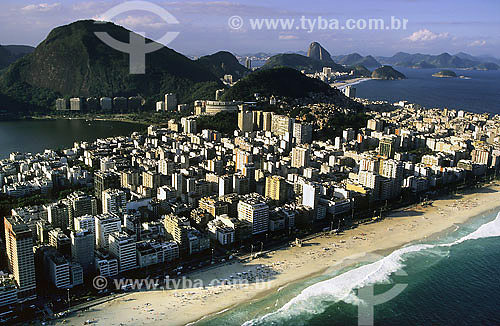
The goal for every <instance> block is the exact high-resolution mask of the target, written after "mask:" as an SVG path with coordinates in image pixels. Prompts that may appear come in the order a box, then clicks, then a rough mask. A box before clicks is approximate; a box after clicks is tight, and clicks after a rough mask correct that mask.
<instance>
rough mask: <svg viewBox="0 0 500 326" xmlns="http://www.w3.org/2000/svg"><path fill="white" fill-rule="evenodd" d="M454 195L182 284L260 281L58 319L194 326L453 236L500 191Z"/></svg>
mask: <svg viewBox="0 0 500 326" xmlns="http://www.w3.org/2000/svg"><path fill="white" fill-rule="evenodd" d="M456 197H458V198H456ZM456 197H453V196H448V197H444V198H441V199H438V200H436V201H434V203H433V205H432V206H430V207H421V206H412V207H407V208H404V209H400V210H396V211H393V212H391V213H390V214H389V216H388V217H386V218H385V219H383V220H382V221H378V222H376V223H367V224H360V225H358V226H357V227H356V228H354V229H350V230H346V231H344V232H343V233H342V234H340V235H325V234H323V235H319V236H318V237H315V238H313V239H311V240H309V241H306V242H305V245H304V246H303V247H301V248H299V247H291V248H283V249H277V250H274V251H270V252H269V253H268V254H267V255H266V256H267V257H265V258H258V259H254V260H252V261H250V262H247V263H241V262H231V263H228V264H226V265H221V266H217V267H215V268H213V269H210V270H206V271H201V272H193V273H191V274H189V279H201V280H203V282H204V283H203V284H208V283H209V282H208V281H209V280H213V279H228V278H230V275H236V273H242V272H244V271H251V270H256V269H257V268H262V267H266V268H269V269H270V270H272V271H273V272H275V273H276V274H273V276H272V277H271V278H270V280H268V281H267V282H264V283H258V284H254V283H250V284H249V285H220V286H213V287H212V286H208V287H206V288H188V289H179V290H168V291H167V292H165V291H149V292H135V293H130V294H128V295H126V296H125V297H124V299H113V300H110V301H108V302H106V303H103V304H100V305H97V306H95V307H93V308H91V309H89V310H88V311H86V312H77V313H74V314H73V315H71V316H69V317H66V320H67V321H66V323H64V324H65V325H82V323H83V322H85V321H86V320H95V321H96V322H97V323H101V322H102V323H104V324H106V325H117V326H118V325H137V324H142V325H165V324H168V325H186V324H190V325H196V324H197V323H198V322H200V321H205V320H207V319H210V318H213V317H214V316H217V315H220V314H222V313H225V312H227V311H229V310H232V309H234V308H236V307H239V306H241V305H244V304H247V303H249V302H254V301H257V300H259V299H262V298H263V297H266V296H267V295H269V294H271V293H273V292H275V291H279V289H280V288H283V287H284V286H288V285H290V284H294V283H297V282H300V281H302V280H304V279H310V278H313V277H316V276H320V275H325V273H332V272H334V271H339V270H341V269H342V268H346V267H349V266H351V265H353V264H356V263H360V262H364V261H366V259H367V258H368V257H369V256H374V255H378V254H377V253H387V252H392V251H393V250H395V249H397V248H401V247H403V246H405V245H407V244H409V243H413V242H417V241H419V242H422V241H428V240H429V239H431V238H432V239H434V238H435V239H439V238H441V237H444V236H446V235H447V234H449V233H450V232H454V231H455V230H456V229H455V230H452V228H453V227H454V226H456V225H457V224H458V225H460V224H463V223H465V222H467V221H468V220H470V219H471V218H473V217H475V216H478V215H480V214H483V213H485V212H487V211H490V210H494V209H498V208H499V207H500V204H499V203H498V200H499V199H500V186H499V185H498V183H495V184H494V185H489V186H486V187H483V188H480V189H475V190H469V191H467V192H466V193H464V194H461V195H457V196H456ZM256 285H265V287H262V288H261V286H259V287H257V286H256ZM200 308H203V309H200ZM131 311H132V312H133V313H132V314H131V313H130V312H131ZM202 312H205V313H202ZM57 324H60V321H58V322H57Z"/></svg>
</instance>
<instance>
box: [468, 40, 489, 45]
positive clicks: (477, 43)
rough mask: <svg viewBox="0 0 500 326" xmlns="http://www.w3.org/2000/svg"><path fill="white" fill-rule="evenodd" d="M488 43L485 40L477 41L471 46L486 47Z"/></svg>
mask: <svg viewBox="0 0 500 326" xmlns="http://www.w3.org/2000/svg"><path fill="white" fill-rule="evenodd" d="M485 45H486V41H485V40H477V41H474V42H472V43H470V44H469V46H485Z"/></svg>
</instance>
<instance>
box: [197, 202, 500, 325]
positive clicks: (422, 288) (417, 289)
mask: <svg viewBox="0 0 500 326" xmlns="http://www.w3.org/2000/svg"><path fill="white" fill-rule="evenodd" d="M367 259H368V261H366V262H363V263H360V264H358V265H356V266H352V267H350V268H348V269H345V270H341V271H337V272H333V273H330V274H326V275H322V276H319V277H315V278H312V279H308V280H305V281H302V282H298V283H295V284H292V285H289V286H287V287H285V288H283V289H280V290H279V291H276V292H274V293H272V294H270V295H268V296H266V297H265V298H262V299H260V300H256V301H253V302H250V303H247V304H244V305H241V306H238V307H236V308H234V309H232V310H229V311H227V312H224V313H221V314H219V315H216V316H212V317H210V318H206V319H204V320H202V321H200V322H198V323H197V325H203V326H212V325H227V326H230V325H245V326H250V325H253V326H257V325H259V326H260V325H266V326H267V325H283V326H285V325H286V326H295V325H297V326H298V325H301V326H302V325H303V326H316V325H318V326H325V325H358V308H359V305H360V304H362V303H363V302H364V301H363V299H360V298H359V297H358V295H359V293H360V292H359V291H360V290H359V289H362V290H366V289H367V288H368V287H371V286H373V288H374V294H375V295H379V294H381V295H383V294H384V293H387V291H389V290H390V289H391V288H392V287H394V286H395V285H396V284H406V285H407V287H406V288H405V289H404V291H402V292H401V293H400V294H399V295H397V296H395V297H394V298H393V299H392V300H389V301H387V302H385V303H382V304H379V305H376V306H375V307H374V319H373V322H374V323H373V324H374V325H395V326H396V325H398V326H399V325H429V326H430V325H460V326H461V325H500V309H499V308H498V303H499V302H500V280H499V276H500V213H498V209H497V210H495V211H491V212H488V213H485V214H482V215H480V216H476V217H475V218H473V219H471V220H470V221H469V222H468V223H466V224H463V225H460V226H459V227H457V229H456V230H455V231H454V232H451V233H449V234H447V235H443V236H442V237H440V238H439V239H435V240H434V241H432V242H421V243H416V244H412V245H409V246H406V247H404V248H401V249H398V250H395V251H393V252H392V253H390V254H388V255H386V256H384V257H370V256H368V257H367ZM370 259H371V260H374V261H370ZM360 297H362V296H360Z"/></svg>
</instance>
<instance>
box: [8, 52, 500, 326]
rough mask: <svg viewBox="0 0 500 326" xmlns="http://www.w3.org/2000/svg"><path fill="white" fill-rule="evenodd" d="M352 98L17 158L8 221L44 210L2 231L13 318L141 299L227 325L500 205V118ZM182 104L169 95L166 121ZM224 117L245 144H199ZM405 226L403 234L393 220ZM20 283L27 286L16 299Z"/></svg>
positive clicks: (248, 112)
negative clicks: (192, 310) (274, 295)
mask: <svg viewBox="0 0 500 326" xmlns="http://www.w3.org/2000/svg"><path fill="white" fill-rule="evenodd" d="M314 49H318V45H317V44H316V45H315V44H313V45H312V46H311V52H314ZM320 74H321V75H322V76H331V75H332V72H331V70H330V69H323V71H322V72H321V73H320ZM362 81H363V80H357V79H356V80H352V81H351V82H352V83H356V82H362ZM344 86H345V87H344V90H343V92H344V94H345V95H346V96H343V97H342V100H343V101H348V102H349V103H350V104H351V105H350V106H347V107H341V106H338V105H336V104H334V103H331V102H330V101H329V100H331V99H329V98H328V97H318V98H315V99H309V100H307V101H306V100H304V102H300V103H298V102H297V101H290V100H289V99H287V98H284V97H277V96H268V97H266V96H261V95H259V94H254V97H256V99H258V102H248V103H244V102H238V103H236V104H235V103H233V102H229V103H226V102H221V101H206V102H203V101H197V102H196V103H195V113H197V114H198V116H192V115H190V116H183V117H182V118H181V119H180V121H177V120H175V119H172V120H169V121H168V123H167V124H166V125H161V126H159V125H151V126H149V127H148V128H147V130H146V131H145V132H142V133H141V132H134V133H133V134H131V135H127V136H120V137H110V138H106V139H98V140H96V141H94V142H75V143H74V144H73V146H72V147H71V148H67V149H62V150H58V151H55V150H46V151H44V152H43V153H37V154H32V153H11V154H10V155H9V157H8V158H6V159H3V160H0V173H1V175H2V178H1V180H2V182H3V187H2V192H3V195H4V196H6V197H7V198H8V202H6V205H11V203H31V202H34V203H38V205H31V206H21V207H17V206H20V205H17V206H16V205H14V206H15V207H10V215H9V216H7V217H6V218H5V219H4V226H5V231H6V232H5V238H6V244H7V245H6V248H7V257H8V258H9V261H11V262H12V264H11V265H10V267H9V268H10V271H11V273H12V274H6V275H4V276H3V277H2V284H3V285H4V289H11V290H12V291H11V292H10V293H11V294H12V295H13V294H15V295H16V299H12V300H14V301H13V302H15V303H16V304H17V303H18V302H19V304H24V302H33V306H34V307H35V308H30V309H33V310H34V311H35V312H34V313H35V314H41V313H42V311H45V313H47V314H49V315H50V314H51V313H52V314H53V315H55V313H57V314H60V313H64V314H69V315H70V316H71V317H74V318H76V319H78V318H79V317H78V316H74V315H73V313H74V312H76V311H80V310H82V309H88V306H90V305H92V304H99V303H103V302H105V301H107V300H110V301H111V302H114V300H117V299H119V298H120V296H122V295H128V294H130V295H133V296H135V295H138V296H139V294H141V292H147V294H148V295H150V296H152V297H155V296H157V295H159V293H163V292H164V293H163V294H164V295H167V296H168V300H169V301H174V302H176V303H177V304H178V306H177V307H179V306H183V305H184V304H187V301H189V300H199V301H201V302H205V304H206V305H207V306H208V305H213V306H210V307H211V308H207V309H208V310H210V311H217V310H220V309H225V308H227V306H229V305H231V304H233V303H234V302H241V301H243V300H244V299H245V298H246V299H247V297H246V295H259V294H262V293H265V292H266V291H267V290H275V289H276V291H278V292H279V291H280V289H285V288H286V287H287V285H288V284H290V283H291V282H293V281H295V280H297V278H301V277H302V278H307V277H309V276H311V275H314V273H317V272H318V270H321V269H327V268H329V267H331V266H332V262H337V261H342V260H343V259H344V258H345V257H349V256H350V255H356V254H357V255H364V254H366V253H370V252H372V251H373V250H376V249H379V250H384V249H387V248H394V247H397V246H401V245H403V244H405V243H407V242H409V241H412V240H413V241H416V240H418V239H422V238H423V237H425V236H428V235H431V234H433V233H435V232H436V231H437V230H441V229H440V228H443V229H445V228H446V227H449V226H450V225H453V223H455V222H457V220H459V219H461V218H463V216H462V215H461V214H457V211H455V209H457V210H458V209H462V210H464V212H465V213H467V214H468V213H469V212H470V211H472V210H474V209H478V207H479V206H482V207H490V206H489V205H492V203H495V202H497V201H498V198H497V197H495V196H497V194H498V192H497V190H496V189H497V188H495V184H494V181H493V180H494V179H495V178H496V177H497V172H498V167H499V164H500V151H499V150H498V147H497V146H496V144H497V143H498V140H499V139H498V136H496V134H495V130H498V128H499V127H500V119H499V117H498V116H490V115H486V114H477V113H469V112H465V111H462V110H447V109H445V110H440V109H425V108H422V107H421V106H419V105H417V104H413V103H409V102H406V101H400V102H397V103H392V104H390V103H387V102H377V101H368V100H363V99H359V98H356V97H355V90H354V86H355V85H350V87H349V86H346V85H344ZM339 87H340V86H339ZM175 99H176V96H175V94H172V93H168V94H165V103H168V105H166V104H165V105H164V106H161V105H160V108H161V107H168V106H171V107H174V105H173V104H172V103H174V102H175V103H176V101H175ZM335 99H337V100H338V97H336V98H335ZM171 102H172V103H171ZM267 103H273V104H272V105H279V106H280V107H282V108H283V109H282V110H283V111H282V112H279V114H278V113H276V112H274V111H267V110H266V109H264V108H266V107H267V106H266V105H267ZM270 105H271V104H270ZM368 108H369V109H368ZM218 110H228V111H230V112H229V114H234V118H236V119H235V120H236V121H235V125H234V127H235V128H236V126H237V128H238V129H237V130H233V132H232V133H222V132H220V131H217V130H214V129H209V128H208V127H203V128H199V127H200V125H199V124H198V123H199V121H203V119H207V114H216V113H217V112H214V111H218ZM207 112H208V113H207ZM292 113H293V114H292ZM302 116H304V117H306V118H304V119H302V118H300V117H302ZM441 121H442V122H441ZM339 126H342V128H341V129H339ZM200 129H201V130H200ZM444 131H446V132H444ZM485 185H486V186H491V187H492V188H491V189H494V190H493V191H492V192H491V193H490V194H483V197H478V198H477V201H476V199H474V198H473V199H466V200H465V199H464V200H463V201H458V202H456V203H455V204H454V206H453V205H451V204H449V203H447V204H444V205H440V206H439V208H440V209H441V210H436V209H437V207H438V206H437V205H438V204H437V203H436V202H437V200H438V199H440V198H443V197H444V196H449V195H456V194H457V193H460V192H464V191H467V190H475V189H477V188H480V187H482V186H485ZM484 198H488V200H490V201H491V203H488V202H487V201H485V200H483V199H484ZM32 200H33V201H32ZM405 207H410V210H409V211H408V212H409V213H407V211H404V213H401V211H400V209H403V208H405ZM490 208H491V207H490ZM412 212H413V213H412ZM427 212H430V213H429V214H430V215H428V216H431V217H425V218H424V219H422V217H421V216H419V214H427ZM395 214H396V215H397V214H402V215H401V216H403V217H404V218H406V219H407V220H406V221H405V223H403V222H401V223H400V224H397V223H391V221H390V220H391V219H389V221H388V220H387V219H386V218H387V217H388V216H391V217H392V216H394V215H395ZM467 214H466V215H467ZM427 218H428V219H433V222H432V223H427V222H426V221H427ZM417 229H418V231H417ZM17 243H19V245H18V246H17V247H16V246H14V244H17ZM21 244H22V245H21ZM12 248H20V249H19V250H18V251H16V250H13V249H12ZM21 249H22V251H20V250H21ZM353 263H359V262H358V261H355V262H353ZM19 266H23V271H24V274H23V273H16V271H17V269H19ZM37 279H38V282H37ZM16 280H17V281H23V282H24V283H22V284H24V286H23V287H21V288H19V289H17V288H13V287H12V284H15V282H16ZM20 284H21V283H20ZM400 288H401V287H395V292H398V293H399V291H398V290H399V289H400ZM238 289H239V290H240V292H238ZM340 289H342V288H340ZM327 290H328V291H330V292H331V291H334V289H327ZM347 290H349V291H351V290H352V288H349V289H346V291H347ZM130 292H131V293H130ZM330 292H327V294H328V293H330ZM395 292H388V295H389V296H391V295H392V294H394V293H395ZM348 293H350V292H348ZM12 298H13V297H12ZM138 298H139V299H137V300H138V301H139V302H141V303H142V301H141V300H148V299H146V298H141V297H140V296H139V297H138ZM212 298H217V300H212ZM385 298H387V297H385ZM372 299H373V300H374V301H373V304H374V305H375V304H376V302H378V299H383V298H382V297H376V296H375V295H373V298H372ZM151 301H153V300H151ZM96 302H97V303H96ZM154 302H156V301H154ZM154 302H146V303H151V304H152V305H153V304H154ZM130 304H131V303H130ZM221 306H222V307H221ZM135 308H137V307H135ZM54 312H55V313H54ZM368 312H369V311H368ZM125 317H126V316H124V318H125ZM180 317H183V318H186V320H182V321H183V322H185V323H188V322H190V321H192V320H193V319H196V318H192V317H193V315H189V314H185V315H181V316H180ZM158 318H160V317H158ZM189 318H192V319H189ZM123 322H124V323H127V322H131V320H128V319H127V320H123ZM179 324H180V323H179Z"/></svg>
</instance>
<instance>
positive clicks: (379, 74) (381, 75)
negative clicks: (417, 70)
mask: <svg viewBox="0 0 500 326" xmlns="http://www.w3.org/2000/svg"><path fill="white" fill-rule="evenodd" d="M372 78H373V79H382V80H400V79H406V76H405V75H403V74H402V73H400V72H399V71H397V70H396V69H394V68H392V67H391V66H382V67H380V68H377V69H375V70H374V71H373V72H372Z"/></svg>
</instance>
